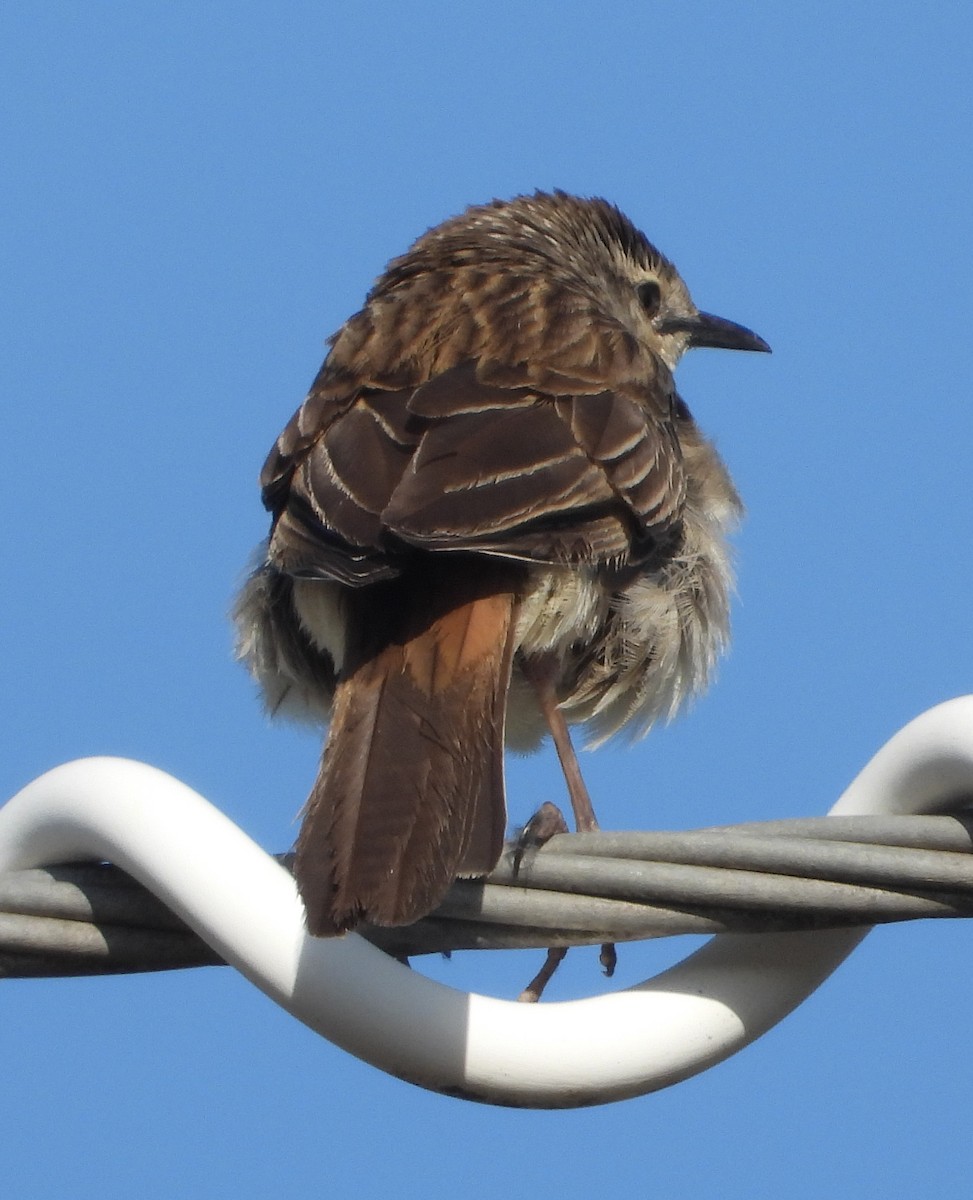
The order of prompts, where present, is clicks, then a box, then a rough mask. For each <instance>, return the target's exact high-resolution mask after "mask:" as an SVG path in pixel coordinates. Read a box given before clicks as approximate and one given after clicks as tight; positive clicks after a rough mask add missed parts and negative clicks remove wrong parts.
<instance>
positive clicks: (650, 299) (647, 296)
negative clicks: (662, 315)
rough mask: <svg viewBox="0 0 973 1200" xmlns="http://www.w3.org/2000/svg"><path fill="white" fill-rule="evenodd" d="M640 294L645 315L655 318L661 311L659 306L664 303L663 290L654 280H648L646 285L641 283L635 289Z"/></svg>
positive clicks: (640, 302) (640, 301)
mask: <svg viewBox="0 0 973 1200" xmlns="http://www.w3.org/2000/svg"><path fill="white" fill-rule="evenodd" d="M635 290H636V292H637V293H638V298H639V304H641V305H642V309H643V311H644V312H645V315H646V316H648V317H654V316H655V314H656V313H657V312H658V311H659V305H660V304H661V303H662V289H661V288H660V287H659V285H658V283H656V281H655V280H654V279H646V280H645V282H644V283H640V284H639V285H638V287H637V288H636V289H635Z"/></svg>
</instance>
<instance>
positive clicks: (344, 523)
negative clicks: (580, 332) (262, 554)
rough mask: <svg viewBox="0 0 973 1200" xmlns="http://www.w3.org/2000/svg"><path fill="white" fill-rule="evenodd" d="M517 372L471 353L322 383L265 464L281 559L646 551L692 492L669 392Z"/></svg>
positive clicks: (302, 567) (371, 576)
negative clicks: (479, 365) (437, 363)
mask: <svg viewBox="0 0 973 1200" xmlns="http://www.w3.org/2000/svg"><path fill="white" fill-rule="evenodd" d="M511 377H512V376H511V372H509V371H508V373H507V377H506V378H505V381H504V386H499V385H497V384H496V383H492V382H491V383H484V382H483V381H481V380H480V379H479V378H478V376H477V372H476V368H475V366H474V365H473V364H471V363H466V364H463V365H461V366H459V367H456V368H454V369H452V370H450V371H446V372H444V373H443V374H442V375H439V376H437V377H436V378H435V379H433V380H431V381H430V382H428V383H426V384H423V385H421V386H420V387H418V388H415V389H406V390H401V391H380V390H377V389H375V388H371V389H363V390H361V391H360V392H358V393H357V394H356V395H352V396H351V397H345V398H342V397H339V396H331V397H328V396H322V394H321V393H320V392H318V393H315V392H312V394H311V396H310V397H309V398H308V400H307V401H306V402H305V404H304V406H302V408H301V409H300V410H299V411H298V413H297V414H296V415H295V417H294V418H293V420H292V421H291V423H290V425H289V426H288V427H287V429H286V430H285V431H284V433H283V434H282V435H281V438H280V439H279V440H278V444H277V446H276V447H275V450H274V453H273V454H272V455H271V458H270V459H269V460H268V463H267V466H266V467H265V470H264V477H263V483H264V495H265V501H266V502H267V504H268V506H269V507H271V508H272V509H273V510H274V512H275V515H276V524H275V529H274V534H273V541H272V550H271V553H272V557H273V558H274V559H275V561H276V564H277V565H278V567H279V568H280V569H282V570H285V571H287V572H290V573H292V574H318V575H324V576H328V577H331V578H336V579H339V580H341V581H342V582H346V583H349V584H360V583H366V582H371V581H375V580H378V579H382V578H390V577H392V576H394V575H395V574H397V573H398V570H399V569H400V565H401V563H402V562H403V560H404V558H405V557H406V556H407V555H408V553H409V547H414V548H419V549H426V550H453V551H478V552H480V553H487V554H493V555H502V556H505V557H511V558H521V559H526V560H532V561H546V562H572V561H574V562H578V561H587V562H608V561H610V562H614V563H624V562H628V561H632V560H633V559H640V558H642V557H644V556H645V554H646V553H648V552H649V551H650V549H651V546H652V545H653V544H654V543H655V542H656V541H657V540H658V539H659V538H660V537H664V536H665V534H667V533H668V531H669V530H670V529H671V527H672V525H673V524H674V522H676V521H677V520H678V517H679V514H680V512H681V509H682V505H683V502H684V498H685V481H684V477H683V465H682V458H681V455H680V451H679V443H678V441H677V438H676V434H675V430H674V427H673V424H672V421H671V417H670V405H671V400H670V397H669V395H668V394H667V393H664V392H663V390H662V388H661V387H660V386H658V385H656V386H654V387H650V386H647V385H641V386H640V385H636V384H633V383H631V382H626V383H625V384H624V385H622V386H619V387H618V388H615V389H613V390H606V391H600V392H597V393H592V394H581V395H552V394H547V393H541V392H540V391H538V390H537V388H536V387H530V386H520V387H517V386H507V383H508V380H509V379H510V378H511ZM315 425H316V428H315Z"/></svg>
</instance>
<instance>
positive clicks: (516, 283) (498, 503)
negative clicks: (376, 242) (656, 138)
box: [236, 192, 767, 935]
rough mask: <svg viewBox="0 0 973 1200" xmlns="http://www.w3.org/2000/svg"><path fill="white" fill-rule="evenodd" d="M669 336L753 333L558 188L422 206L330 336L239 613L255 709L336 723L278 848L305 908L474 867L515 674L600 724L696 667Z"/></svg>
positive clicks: (701, 448)
mask: <svg viewBox="0 0 973 1200" xmlns="http://www.w3.org/2000/svg"><path fill="white" fill-rule="evenodd" d="M692 345H716V346H724V347H727V348H733V349H749V350H766V349H767V346H766V345H765V343H763V342H762V341H761V340H760V339H759V338H758V337H756V335H755V334H752V333H750V332H749V331H748V330H746V329H743V328H742V327H741V326H737V325H733V324H731V323H730V322H727V321H722V320H720V319H718V318H715V317H710V316H708V315H707V314H701V313H700V312H699V311H698V310H697V309H696V307H695V305H694V304H693V303H692V300H691V299H690V297H689V293H688V292H687V290H686V287H685V285H684V284H683V282H682V280H681V279H680V278H679V276H678V275H677V274H676V271H675V269H674V268H673V266H672V265H671V263H669V262H668V261H667V260H666V259H665V258H663V256H662V255H661V254H660V253H659V252H658V251H657V250H656V249H655V248H654V247H653V246H652V245H650V243H649V242H648V241H646V239H645V237H644V236H643V235H642V234H641V233H640V232H639V231H638V230H637V229H636V228H635V227H634V226H633V225H632V224H631V223H630V222H629V221H628V219H627V218H626V217H624V216H623V215H622V214H621V213H620V212H619V211H618V210H617V209H615V208H614V207H612V206H611V205H609V204H607V203H606V202H605V201H603V200H584V199H579V198H577V197H574V196H569V195H565V194H564V193H560V192H557V193H554V194H552V195H548V194H544V193H536V194H535V195H533V196H522V197H518V198H517V199H515V200H512V201H510V202H494V203H493V204H489V205H485V206H482V207H478V208H471V209H469V210H467V212H465V213H463V214H462V215H460V216H458V217H455V218H453V219H452V220H449V221H446V222H445V223H444V224H442V225H440V226H439V227H437V228H436V229H433V230H431V231H429V232H428V233H426V234H425V235H423V236H422V237H421V238H419V240H418V241H417V242H416V243H415V245H414V246H413V247H412V248H411V250H409V251H408V253H406V254H405V255H403V256H402V257H401V258H398V259H396V260H394V261H393V262H392V263H391V264H390V265H389V267H388V269H387V270H386V272H385V274H384V275H382V276H381V277H380V279H379V280H378V282H377V283H376V284H375V286H374V287H373V289H372V291H371V292H370V293H369V296H368V298H367V300H366V303H365V306H364V307H363V308H362V310H361V311H360V312H358V313H356V314H355V315H354V316H353V317H351V318H350V320H348V321H347V322H346V324H345V325H344V326H342V328H341V329H340V330H339V331H338V333H337V334H336V335H335V336H334V338H333V339H332V342H331V350H330V353H329V354H328V357H327V359H326V360H325V363H324V365H323V366H322V368H321V371H320V373H319V374H318V377H317V379H316V380H315V381H314V384H313V386H312V388H311V390H310V392H309V394H308V397H307V399H306V400H305V401H304V403H303V404H302V406H301V407H300V408H299V409H298V411H297V413H296V414H295V415H294V417H293V418H292V419H291V421H290V423H289V424H288V426H287V427H286V429H285V430H284V432H283V433H282V434H281V436H280V437H279V438H278V440H277V444H276V446H275V447H274V449H273V451H272V452H271V454H270V456H269V458H268V460H267V463H266V465H265V466H264V470H263V474H262V476H261V483H262V486H263V495H264V501H265V503H266V505H267V507H268V508H269V509H270V511H271V513H272V529H271V535H270V539H269V542H268V543H267V546H266V548H265V553H264V557H263V559H262V561H261V562H260V564H259V565H258V567H257V568H256V570H255V572H254V574H253V575H252V576H251V578H250V580H249V582H248V583H247V585H246V587H245V588H244V590H243V592H242V594H241V597H240V599H239V602H238V605H237V610H236V619H237V623H238V631H239V648H240V653H241V656H242V657H243V658H244V659H245V660H246V661H247V662H248V664H249V666H250V668H251V670H252V671H253V673H254V674H255V675H256V677H257V678H258V680H259V681H260V683H261V684H262V686H263V689H264V693H265V696H266V699H267V702H268V704H269V706H270V708H271V709H272V710H273V711H275V712H276V711H278V710H281V711H292V712H293V711H294V710H301V711H304V712H305V713H310V714H312V715H317V716H319V717H321V718H322V719H328V717H330V720H331V727H330V732H329V736H328V741H327V745H326V747H325V752H324V757H323V760H322V766H321V770H320V773H319V775H318V778H317V780H316V782H315V784H314V787H313V789H312V791H311V795H310V798H309V800H308V803H307V807H306V810H305V815H304V822H303V826H302V829H301V833H300V836H299V839H298V844H297V859H296V874H297V879H298V884H299V886H300V889H301V893H302V896H303V898H304V901H305V904H306V907H307V913H308V927H309V929H310V930H311V932H312V933H315V934H321V935H326V934H333V933H336V932H340V931H342V930H345V929H348V928H351V927H353V926H354V925H355V924H356V923H357V922H358V921H360V920H368V921H371V922H373V923H377V924H387V925H397V924H408V923H411V922H412V921H414V920H417V919H418V918H419V917H421V916H423V915H425V914H426V913H427V912H429V911H430V910H431V909H432V908H434V907H435V906H436V904H437V903H438V902H439V901H440V899H441V898H442V896H443V894H444V893H445V891H446V890H447V888H448V887H449V885H450V884H451V882H452V880H453V879H454V878H455V877H456V876H457V875H483V874H486V873H487V872H488V871H489V870H490V869H491V868H492V866H493V865H494V864H495V863H496V861H497V858H498V856H499V853H500V849H501V845H502V839H503V830H504V824H505V806H504V794H503V763H502V753H503V741H504V736H505V723H506V730H507V734H508V736H509V737H510V738H511V739H512V740H514V741H515V742H518V743H520V744H522V745H523V744H530V743H536V741H537V740H538V739H539V737H540V736H542V734H543V732H544V728H545V726H544V720H543V718H542V716H541V707H540V706H539V705H538V702H537V692H538V690H540V692H541V695H542V696H543V689H544V687H545V686H546V687H548V689H549V693H550V698H551V703H550V705H549V706H548V707H552V706H553V705H554V703H555V701H557V702H559V713H563V715H564V717H566V719H567V720H568V721H570V722H572V723H583V724H585V725H586V726H587V727H588V729H589V731H590V732H591V733H592V734H593V735H594V736H595V737H605V736H609V735H611V734H613V733H615V732H617V731H619V730H621V729H623V728H624V729H627V730H630V731H632V732H634V733H636V734H638V733H642V732H644V731H645V730H646V729H648V728H649V726H650V725H651V724H652V722H653V721H655V720H656V719H657V718H658V717H661V716H669V715H671V714H672V713H673V712H675V710H676V709H677V708H678V706H679V705H680V704H681V703H682V701H683V700H684V699H686V698H687V697H688V696H689V695H690V694H692V693H693V692H695V691H698V690H699V689H700V688H701V687H702V686H703V685H704V684H705V683H706V680H707V678H708V676H709V674H710V671H711V668H712V666H713V663H714V661H715V658H716V656H717V654H718V652H719V651H720V650H721V649H722V647H723V645H724V643H725V641H726V637H727V591H728V588H729V584H730V570H729V564H728V557H727V550H726V546H725V541H724V537H725V533H726V532H727V530H728V529H729V528H730V527H731V526H732V525H733V523H734V522H735V520H736V519H737V517H738V514H739V512H740V503H739V500H738V498H737V494H736V492H735V490H734V488H733V484H732V483H731V481H730V478H729V476H728V474H727V472H726V470H725V468H724V466H723V464H722V462H721V461H720V459H719V457H718V456H717V454H716V452H715V450H714V449H713V448H712V447H711V446H710V445H709V444H708V443H707V442H706V441H705V439H704V438H703V437H702V435H701V434H700V432H699V430H698V429H697V427H696V425H695V423H694V422H693V419H692V417H691V415H690V413H689V411H688V409H687V408H686V406H685V404H684V403H683V402H682V400H681V399H680V398H679V397H678V396H677V394H676V391H675V388H674V385H673V380H672V370H673V368H674V367H675V365H676V362H677V361H678V359H679V357H680V355H681V354H682V352H683V351H684V350H685V349H686V348H687V347H689V346H692ZM528 681H529V682H528ZM508 692H509V696H508ZM508 701H509V702H508ZM508 710H509V711H508ZM558 719H559V718H558Z"/></svg>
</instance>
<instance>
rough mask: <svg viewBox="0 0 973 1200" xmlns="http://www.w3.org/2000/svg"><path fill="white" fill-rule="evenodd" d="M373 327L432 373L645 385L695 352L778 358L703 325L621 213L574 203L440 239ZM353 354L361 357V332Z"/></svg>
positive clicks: (390, 281)
mask: <svg viewBox="0 0 973 1200" xmlns="http://www.w3.org/2000/svg"><path fill="white" fill-rule="evenodd" d="M366 314H367V317H368V321H367V324H368V325H369V326H370V328H371V330H372V336H370V337H368V341H369V345H370V347H372V348H374V346H375V345H376V343H377V342H378V341H381V342H382V344H383V345H384V346H386V347H387V346H388V345H389V342H390V340H392V341H394V342H396V343H397V344H398V347H399V358H400V361H401V359H402V358H408V359H410V360H411V361H413V362H422V363H423V364H424V367H425V370H426V371H427V372H429V373H436V372H439V371H442V370H445V369H448V368H449V367H450V366H451V365H454V364H455V363H456V362H459V361H462V360H463V359H469V358H473V359H478V360H481V361H483V360H489V361H493V362H500V361H503V362H504V363H505V364H506V365H508V366H515V365H516V364H518V363H533V364H540V363H546V364H548V365H554V364H557V365H565V364H566V365H569V366H570V367H571V368H572V369H573V370H574V371H575V372H577V374H578V375H579V376H580V377H582V378H583V377H584V376H585V373H586V371H587V372H589V373H590V375H591V377H592V378H593V379H597V378H598V377H599V375H600V374H602V373H603V372H604V370H605V368H606V367H607V366H608V361H609V359H611V360H613V361H614V362H616V363H620V362H621V361H622V360H627V362H628V364H629V365H630V367H634V368H635V370H636V371H637V370H638V369H639V368H638V363H639V361H641V362H642V363H643V365H644V364H645V363H646V361H647V359H646V355H649V356H651V358H652V359H654V360H656V361H657V362H659V363H662V364H664V365H665V367H666V368H667V369H668V370H670V371H671V370H672V369H673V368H674V367H675V365H676V363H677V362H678V360H679V358H680V357H681V355H682V354H683V352H684V351H685V350H687V349H689V348H690V347H693V346H717V347H723V348H725V349H730V350H762V351H769V349H770V347H769V346H768V345H767V343H766V342H765V341H764V340H763V339H762V338H760V337H758V336H757V335H756V334H755V333H753V332H752V331H751V330H749V329H746V328H745V327H744V326H742V325H737V324H735V323H734V322H732V321H727V320H724V319H723V318H721V317H715V316H712V315H711V314H709V313H705V312H700V310H699V309H698V308H697V307H696V305H695V304H694V303H693V300H692V298H691V296H690V294H689V290H688V289H687V287H686V285H685V284H684V283H683V281H682V279H681V278H680V276H679V274H678V272H677V271H676V269H675V267H674V266H673V265H672V263H671V262H670V261H669V260H668V259H667V258H666V257H665V256H664V255H663V254H661V253H660V252H659V251H658V250H657V249H656V247H655V246H653V245H652V243H651V242H650V241H649V240H648V239H647V238H646V237H645V235H644V234H643V233H642V232H641V231H640V230H639V229H638V228H636V226H635V225H633V224H632V222H631V221H630V220H629V219H628V218H627V217H626V216H625V215H624V214H623V213H622V212H620V211H619V210H618V209H617V208H616V207H615V206H614V205H612V204H609V203H608V202H607V201H605V200H601V199H597V198H596V199H585V198H582V197H578V196H572V195H569V194H568V193H566V192H560V191H555V192H535V193H534V194H533V195H529V196H518V197H515V198H514V199H513V200H495V201H493V202H492V203H490V204H484V205H479V206H474V207H471V208H468V209H467V210H466V211H465V212H463V213H461V214H459V216H456V217H452V218H450V219H449V220H447V221H444V222H443V223H442V224H441V225H437V226H436V227H434V228H433V229H430V230H429V231H428V232H427V233H424V234H423V235H422V236H421V237H420V238H419V239H418V240H417V241H416V242H415V243H414V244H413V246H412V247H411V248H410V249H409V250H408V251H407V252H406V253H405V254H403V255H402V256H401V257H399V258H397V259H394V260H393V261H392V262H391V263H390V264H389V265H388V267H387V269H386V271H385V272H384V274H383V275H382V276H381V277H380V278H379V279H378V280H377V282H376V284H375V286H374V287H373V289H372V291H371V292H370V293H369V296H368V301H367V303H366V307H365V309H364V310H363V313H362V314H361V315H362V316H365V315H366ZM353 320H354V319H353ZM349 324H350V325H351V324H352V323H349ZM346 328H347V327H346ZM348 332H349V334H352V332H353V330H352V329H349V330H348ZM361 332H362V333H364V330H362V331H361ZM390 334H391V339H390V337H389V335H390ZM374 335H378V337H375V336H374ZM352 340H353V341H354V342H355V343H356V348H357V345H358V344H360V337H359V335H358V332H357V331H355V336H354V338H353V339H352V338H349V347H350V344H351V342H352Z"/></svg>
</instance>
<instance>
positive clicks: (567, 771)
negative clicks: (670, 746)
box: [518, 655, 618, 1002]
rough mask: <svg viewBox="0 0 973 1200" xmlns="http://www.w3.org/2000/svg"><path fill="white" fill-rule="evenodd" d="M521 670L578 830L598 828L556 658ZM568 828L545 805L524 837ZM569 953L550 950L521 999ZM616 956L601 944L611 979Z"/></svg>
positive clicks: (540, 986) (535, 996)
mask: <svg viewBox="0 0 973 1200" xmlns="http://www.w3.org/2000/svg"><path fill="white" fill-rule="evenodd" d="M521 669H522V670H523V673H524V676H525V677H526V678H527V680H528V681H529V682H530V684H531V686H532V687H533V689H534V693H535V695H536V696H537V702H538V704H539V705H540V710H541V713H542V714H543V716H544V720H545V721H546V722H547V727H548V729H549V730H550V731H551V737H552V739H553V740H554V748H555V750H556V751H557V756H558V759H559V760H560V763H561V770H562V771H563V773H564V780H565V783H566V784H567V787H568V795H569V796H570V798H571V808H572V810H573V812H574V823H575V827H576V829H577V830H578V832H579V833H587V832H589V831H590V830H594V829H597V828H598V819H597V818H596V816H595V809H594V805H593V804H592V803H591V795H590V794H589V792H588V787H587V785H586V784H585V781H584V778H583V776H582V774H581V764H580V763H579V762H578V756H577V754H575V752H574V745H573V743H572V741H571V734H570V732H569V730H568V723H567V721H566V720H565V719H564V713H563V712H562V711H561V706H560V702H559V701H558V698H557V690H556V688H555V686H554V685H555V679H556V677H557V660H556V658H555V657H554V655H535V656H533V657H531V658H525V659H523V660H522V662H521ZM551 809H554V811H555V812H557V816H558V818H559V819H560V821H559V823H558V822H557V821H555V820H553V819H552V817H551V815H550V810H551ZM535 823H536V827H535ZM566 831H567V826H566V824H565V821H564V818H563V817H562V816H561V814H560V812H558V810H557V809H556V808H555V806H554V805H552V804H544V805H542V806H541V808H540V809H539V810H538V812H537V813H536V814H535V816H534V817H533V818H532V819H531V821H529V822H528V824H527V825H526V826H525V828H524V833H523V834H522V835H521V837H522V838H529V839H530V841H531V842H533V843H535V844H539V845H543V844H544V842H546V841H547V840H548V839H549V838H551V837H553V836H554V834H555V833H564V832H566ZM566 954H567V950H566V949H565V948H564V947H559V948H552V949H550V950H548V952H547V959H546V961H545V963H544V965H543V967H541V969H540V971H538V973H537V975H536V976H535V977H534V978H533V979H532V980H531V982H530V983H529V984H528V985H527V987H526V988H525V989H524V990H523V992H521V994H520V996H519V997H518V999H520V1000H522V1001H527V1002H534V1001H537V1000H539V999H540V997H541V994H542V993H543V991H544V988H545V987H546V986H547V984H548V981H549V980H550V979H551V977H552V976H553V974H554V972H555V971H556V970H557V968H558V966H559V965H560V963H561V962H562V961H563V959H564V956H565V955H566ZM617 957H618V956H617V955H616V953H615V947H614V945H613V944H612V943H611V942H606V943H605V944H604V945H603V946H602V947H601V953H600V955H599V958H598V961H599V962H600V963H601V965H602V968H603V970H604V972H605V974H606V975H607V976H608V977H609V978H610V977H611V976H612V975H613V974H614V973H615V963H616V961H617Z"/></svg>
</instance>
